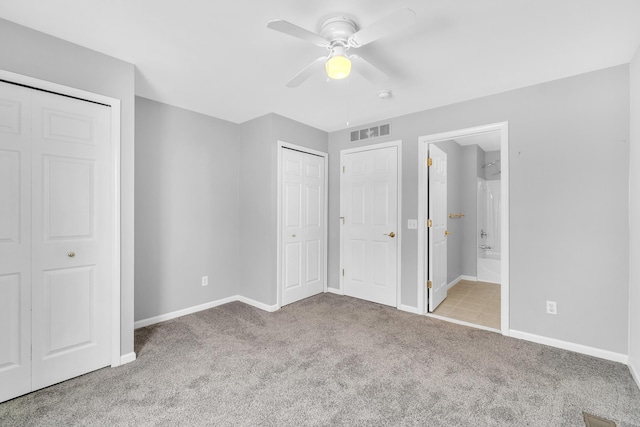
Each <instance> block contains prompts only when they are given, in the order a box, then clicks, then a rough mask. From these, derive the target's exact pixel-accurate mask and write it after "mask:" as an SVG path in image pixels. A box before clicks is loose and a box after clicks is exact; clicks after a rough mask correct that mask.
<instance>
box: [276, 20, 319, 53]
mask: <svg viewBox="0 0 640 427" xmlns="http://www.w3.org/2000/svg"><path fill="white" fill-rule="evenodd" d="M267 28H271V29H272V30H276V31H280V32H281V33H285V34H288V35H290V36H293V37H297V38H299V39H302V40H306V41H308V42H311V43H313V44H315V45H318V46H322V47H327V46H329V41H328V40H325V39H323V38H322V37H320V36H319V35H318V34H316V33H312V32H311V31H309V30H305V29H304V28H302V27H298V26H297V25H295V24H292V23H291V22H289V21H285V20H284V19H276V20H274V21H269V22H267Z"/></svg>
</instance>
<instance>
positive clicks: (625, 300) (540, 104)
mask: <svg viewBox="0 0 640 427" xmlns="http://www.w3.org/2000/svg"><path fill="white" fill-rule="evenodd" d="M505 120H506V121H508V122H509V146H510V158H509V161H510V174H511V175H510V185H511V187H510V214H511V217H510V219H511V229H510V233H511V234H510V239H511V240H510V242H511V252H510V255H511V264H510V268H511V276H510V283H511V295H510V304H511V305H510V310H511V313H510V319H511V328H512V329H514V330H519V331H523V332H528V333H531V334H536V335H540V336H545V337H550V338H555V339H559V340H564V341H568V342H572V343H578V344H583V345H587V346H592V347H595V348H600V349H604V350H609V351H613V352H617V353H622V354H626V353H627V349H628V313H629V310H628V309H629V259H628V251H629V247H628V244H629V240H628V231H629V226H628V219H629V217H628V206H629V205H628V171H629V165H628V154H629V144H628V143H627V141H628V138H629V66H628V65H622V66H618V67H613V68H609V69H605V70H600V71H596V72H592V73H588V74H583V75H579V76H574V77H569V78H565V79H561V80H556V81H553V82H549V83H545V84H540V85H536V86H531V87H527V88H523V89H518V90H514V91H509V92H505V93H502V94H497V95H493V96H488V97H483V98H478V99H475V100H471V101H467V102H463V103H459V104H454V105H449V106H445V107H441V108H437V109H433V110H428V111H423V112H418V113H414V114H409V115H405V116H401V117H397V118H394V119H392V120H391V122H392V127H391V128H392V130H393V135H391V136H390V137H388V138H380V139H378V140H376V141H375V142H384V141H390V140H398V139H400V140H402V141H403V143H402V150H403V153H402V159H403V177H402V187H403V202H402V214H403V218H402V223H403V224H406V220H407V218H416V217H417V212H418V206H417V201H418V194H417V191H418V186H417V185H418V163H417V157H418V137H419V136H422V135H429V134H434V133H439V132H444V131H450V130H455V129H462V128H468V127H472V126H479V125H484V124H488V123H496V122H501V121H505ZM349 131H350V130H349V129H345V130H342V131H338V132H332V133H331V134H329V148H330V151H329V156H330V168H329V173H330V181H329V194H330V203H329V208H330V213H329V221H330V223H329V239H330V249H329V251H330V258H329V262H330V264H329V283H330V285H332V286H333V287H338V286H339V285H338V284H339V280H338V266H339V262H338V261H339V210H338V203H339V174H338V170H339V168H338V166H339V158H340V155H339V154H340V150H341V149H345V148H351V147H354V146H359V145H366V144H363V143H350V142H348V141H349ZM604 153H606V155H605V154H604ZM503 170H504V168H503ZM541 170H544V173H540V171H541ZM598 221H601V223H600V224H601V225H600V226H598V225H597V224H598ZM403 233H404V235H403V238H402V266H401V268H402V284H401V303H402V304H404V305H407V306H413V307H416V306H417V302H418V301H417V286H418V284H417V279H416V276H417V262H418V260H417V258H416V253H417V252H416V248H417V245H418V242H417V231H416V230H406V229H403ZM546 300H554V301H557V303H558V314H557V315H555V316H551V315H547V314H546V313H545V301H546Z"/></svg>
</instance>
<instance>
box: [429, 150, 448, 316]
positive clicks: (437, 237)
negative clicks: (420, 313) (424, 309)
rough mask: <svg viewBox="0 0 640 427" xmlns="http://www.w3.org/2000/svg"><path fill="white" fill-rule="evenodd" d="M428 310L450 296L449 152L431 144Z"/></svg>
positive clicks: (434, 307) (431, 310) (431, 309)
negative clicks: (448, 253) (448, 264)
mask: <svg viewBox="0 0 640 427" xmlns="http://www.w3.org/2000/svg"><path fill="white" fill-rule="evenodd" d="M429 158H430V159H431V166H429V219H430V223H431V224H430V227H429V272H428V278H429V279H428V280H429V282H430V284H431V285H430V286H431V287H430V288H429V292H428V298H429V311H430V312H433V311H434V310H435V309H436V307H438V305H440V303H441V302H442V301H444V299H445V298H446V297H447V236H448V234H449V232H448V231H447V153H445V152H444V151H442V150H441V149H439V148H438V147H436V146H435V145H434V144H429Z"/></svg>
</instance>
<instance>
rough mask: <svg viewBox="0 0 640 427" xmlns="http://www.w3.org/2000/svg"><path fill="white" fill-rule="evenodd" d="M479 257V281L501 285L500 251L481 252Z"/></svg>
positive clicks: (484, 250)
mask: <svg viewBox="0 0 640 427" xmlns="http://www.w3.org/2000/svg"><path fill="white" fill-rule="evenodd" d="M479 252H480V256H478V264H477V266H478V281H479V282H490V283H500V281H501V280H500V278H501V267H500V251H496V250H492V249H483V250H480V251H479Z"/></svg>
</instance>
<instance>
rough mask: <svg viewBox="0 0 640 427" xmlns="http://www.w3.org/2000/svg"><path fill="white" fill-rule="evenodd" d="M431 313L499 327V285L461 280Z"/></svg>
mask: <svg viewBox="0 0 640 427" xmlns="http://www.w3.org/2000/svg"><path fill="white" fill-rule="evenodd" d="M433 313H434V314H438V315H440V316H443V317H448V318H450V319H456V320H463V321H465V322H470V323H475V324H477V325H482V326H487V327H489V328H494V329H500V285H499V284H496V283H487V282H472V281H469V280H461V281H460V282H458V283H457V284H456V285H455V286H453V287H452V288H451V289H449V292H448V293H447V298H446V299H445V300H444V301H443V302H442V303H441V304H440V305H439V306H438V308H437V309H436V311H434V312H433Z"/></svg>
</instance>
